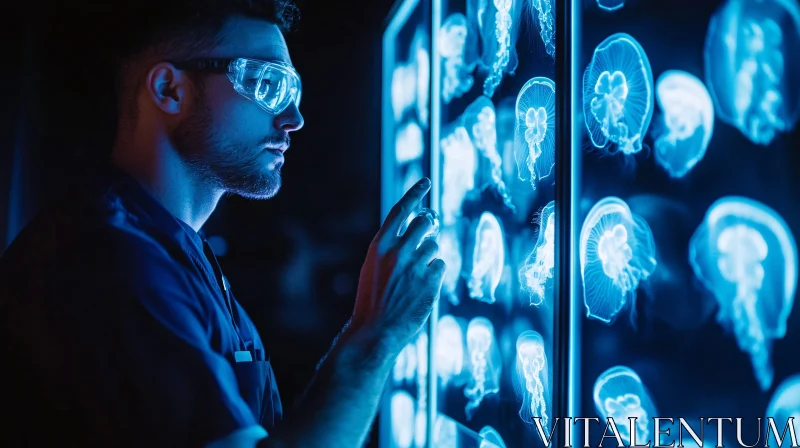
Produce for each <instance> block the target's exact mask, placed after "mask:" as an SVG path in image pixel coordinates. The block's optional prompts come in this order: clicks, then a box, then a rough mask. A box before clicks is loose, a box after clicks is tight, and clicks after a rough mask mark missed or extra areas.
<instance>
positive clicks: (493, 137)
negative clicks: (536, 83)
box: [462, 96, 514, 209]
mask: <svg viewBox="0 0 800 448" xmlns="http://www.w3.org/2000/svg"><path fill="white" fill-rule="evenodd" d="M462 125H463V126H464V128H465V129H466V130H467V132H469V135H470V138H471V139H472V144H473V145H475V148H477V150H478V152H479V153H480V154H481V155H482V156H483V157H484V158H485V159H487V161H488V162H489V163H488V166H487V170H486V171H485V172H480V173H479V176H480V178H481V183H480V185H481V188H482V189H483V188H485V187H487V186H492V187H494V189H495V190H496V191H497V193H498V194H499V195H500V196H502V198H503V202H504V203H505V205H506V206H507V207H509V208H511V209H513V208H514V206H513V205H512V204H511V198H510V197H509V195H508V192H507V190H506V185H505V182H504V181H503V160H502V159H501V158H500V153H499V151H498V150H497V120H496V116H495V111H494V105H493V104H492V101H491V100H490V99H489V98H487V97H485V96H481V97H478V99H476V100H475V101H473V102H472V104H470V105H469V106H467V109H466V110H465V111H464V114H463V116H462Z"/></svg>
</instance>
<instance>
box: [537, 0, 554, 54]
mask: <svg viewBox="0 0 800 448" xmlns="http://www.w3.org/2000/svg"><path fill="white" fill-rule="evenodd" d="M531 6H532V8H531V14H533V22H534V23H536V24H538V26H539V35H540V36H542V42H543V43H544V49H545V51H546V52H547V54H548V55H550V57H551V58H554V57H556V37H555V32H556V8H555V4H554V3H553V1H552V0H531Z"/></svg>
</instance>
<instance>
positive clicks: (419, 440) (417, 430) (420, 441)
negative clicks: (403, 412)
mask: <svg viewBox="0 0 800 448" xmlns="http://www.w3.org/2000/svg"><path fill="white" fill-rule="evenodd" d="M427 440H428V416H427V413H426V411H425V409H424V408H419V409H418V410H417V416H416V418H415V420H414V448H425V447H426V445H425V442H426V441H427Z"/></svg>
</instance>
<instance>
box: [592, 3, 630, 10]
mask: <svg viewBox="0 0 800 448" xmlns="http://www.w3.org/2000/svg"><path fill="white" fill-rule="evenodd" d="M597 6H599V7H600V9H604V10H606V11H616V10H618V9H622V7H623V6H625V0H597Z"/></svg>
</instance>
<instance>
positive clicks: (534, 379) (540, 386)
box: [515, 330, 550, 428]
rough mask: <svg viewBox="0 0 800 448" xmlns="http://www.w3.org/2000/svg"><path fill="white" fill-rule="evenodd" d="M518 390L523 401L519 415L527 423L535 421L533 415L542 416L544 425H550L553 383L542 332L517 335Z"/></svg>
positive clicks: (516, 379)
mask: <svg viewBox="0 0 800 448" xmlns="http://www.w3.org/2000/svg"><path fill="white" fill-rule="evenodd" d="M516 348H517V356H516V360H517V361H516V367H517V372H516V373H517V376H516V378H515V385H516V386H517V387H516V388H515V389H517V390H516V392H517V396H518V398H519V399H521V401H522V407H521V408H520V410H519V417H520V418H521V419H522V421H523V422H525V424H526V425H532V424H533V420H532V419H533V417H539V418H541V419H542V427H543V428H549V425H550V418H549V415H548V414H549V413H550V386H549V381H548V378H547V376H548V366H547V355H546V354H545V349H544V339H542V335H540V334H539V333H537V332H535V331H531V330H528V331H525V332H523V333H522V334H520V335H519V337H518V338H517V347H516Z"/></svg>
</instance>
